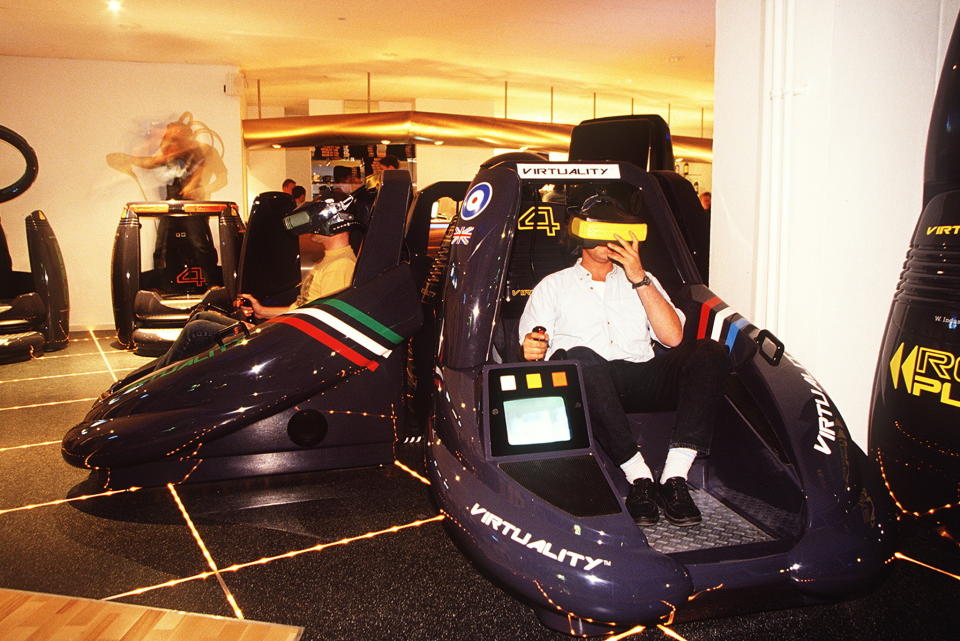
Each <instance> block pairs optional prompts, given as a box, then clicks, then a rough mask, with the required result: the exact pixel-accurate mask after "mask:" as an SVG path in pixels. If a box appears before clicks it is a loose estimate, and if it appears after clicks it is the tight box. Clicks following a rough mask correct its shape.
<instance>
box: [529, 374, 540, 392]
mask: <svg viewBox="0 0 960 641" xmlns="http://www.w3.org/2000/svg"><path fill="white" fill-rule="evenodd" d="M541 387H543V379H542V378H540V374H527V389H540V388H541Z"/></svg>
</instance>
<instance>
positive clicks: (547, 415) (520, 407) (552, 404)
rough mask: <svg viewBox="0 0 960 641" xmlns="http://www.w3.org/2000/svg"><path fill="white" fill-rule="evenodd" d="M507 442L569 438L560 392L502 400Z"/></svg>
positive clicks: (525, 442) (568, 425) (532, 442)
mask: <svg viewBox="0 0 960 641" xmlns="http://www.w3.org/2000/svg"><path fill="white" fill-rule="evenodd" d="M503 416H504V419H505V422H506V426H507V443H509V444H510V445H532V444H539V443H556V442H559V441H569V440H570V437H571V434H570V423H569V421H568V420H567V408H566V405H565V404H564V401H563V397H561V396H541V397H537V398H518V399H514V400H509V401H504V402H503Z"/></svg>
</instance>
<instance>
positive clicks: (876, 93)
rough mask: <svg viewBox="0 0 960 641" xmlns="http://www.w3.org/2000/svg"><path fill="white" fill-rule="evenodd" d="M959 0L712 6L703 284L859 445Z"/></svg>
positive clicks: (787, 0) (810, 0)
mask: <svg viewBox="0 0 960 641" xmlns="http://www.w3.org/2000/svg"><path fill="white" fill-rule="evenodd" d="M958 7H960V0H913V1H912V2H909V3H906V2H899V1H897V0H879V1H877V0H843V1H838V0H803V1H802V2H801V1H800V0H765V1H763V2H759V3H758V2H755V1H754V0H717V43H716V61H715V76H714V78H715V100H716V103H715V109H714V117H715V120H714V122H715V127H714V165H713V190H712V191H713V237H712V247H711V286H712V289H714V290H715V291H716V292H717V293H718V294H719V295H720V296H721V297H722V298H724V299H725V300H727V301H728V302H729V303H730V304H731V305H732V306H733V307H734V308H736V309H737V310H738V311H740V312H742V313H744V314H745V315H747V316H748V317H750V318H751V319H752V320H754V322H755V323H756V324H757V325H759V326H761V327H764V326H766V327H768V328H769V329H770V330H771V331H773V332H774V333H775V334H777V335H778V336H779V337H780V338H781V339H782V340H783V341H784V343H786V346H787V350H788V351H789V352H790V353H791V354H792V355H793V356H794V357H796V358H798V359H799V360H800V361H801V362H803V363H804V365H806V366H807V367H808V368H809V369H810V370H811V371H812V373H813V374H814V375H815V376H816V377H817V378H818V379H819V381H820V382H821V383H822V384H823V385H824V386H825V387H826V389H827V390H828V392H829V393H830V394H831V396H832V397H833V399H834V401H835V402H836V403H837V405H838V407H839V408H840V410H841V411H842V412H843V414H844V417H845V418H846V420H847V423H848V424H849V426H850V429H851V433H852V435H853V437H854V439H855V440H856V441H857V442H858V443H859V444H860V445H861V446H865V445H866V442H867V415H868V410H869V402H870V393H871V388H872V383H873V374H874V369H875V367H876V362H877V356H878V353H879V349H880V339H881V336H882V333H883V329H884V327H885V324H886V318H887V312H888V310H889V306H890V303H891V300H892V296H893V291H894V288H895V286H896V283H897V279H898V276H899V271H900V269H901V266H902V264H903V260H904V257H905V253H906V250H907V244H908V242H909V238H910V234H911V232H912V230H913V227H914V225H915V224H916V221H917V218H918V216H919V214H920V197H921V188H922V175H923V152H924V147H925V144H926V132H927V127H928V126H929V121H930V111H931V106H932V102H933V97H934V93H935V91H936V81H937V78H938V76H939V72H940V66H941V65H942V61H943V55H944V52H945V49H946V43H947V40H948V39H949V34H950V31H951V30H952V27H953V23H954V20H955V18H956V15H957V10H958Z"/></svg>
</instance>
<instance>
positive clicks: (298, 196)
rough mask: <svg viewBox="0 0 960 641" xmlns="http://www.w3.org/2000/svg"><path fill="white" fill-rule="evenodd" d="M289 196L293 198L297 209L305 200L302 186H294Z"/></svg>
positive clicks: (305, 191) (305, 194) (305, 192)
mask: <svg viewBox="0 0 960 641" xmlns="http://www.w3.org/2000/svg"><path fill="white" fill-rule="evenodd" d="M290 195H291V196H293V200H294V202H295V203H296V204H297V207H299V206H300V205H302V204H303V203H304V201H305V200H306V199H307V190H306V189H305V188H304V187H303V185H294V186H293V191H291V192H290Z"/></svg>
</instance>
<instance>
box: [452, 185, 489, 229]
mask: <svg viewBox="0 0 960 641" xmlns="http://www.w3.org/2000/svg"><path fill="white" fill-rule="evenodd" d="M492 197H493V187H491V186H490V183H480V184H478V185H474V187H473V189H471V190H470V193H469V194H467V197H466V198H464V200H463V209H462V210H461V211H460V220H470V219H472V218H476V217H477V216H479V215H480V213H481V212H483V210H484V209H486V208H487V205H489V204H490V200H491V198H492Z"/></svg>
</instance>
